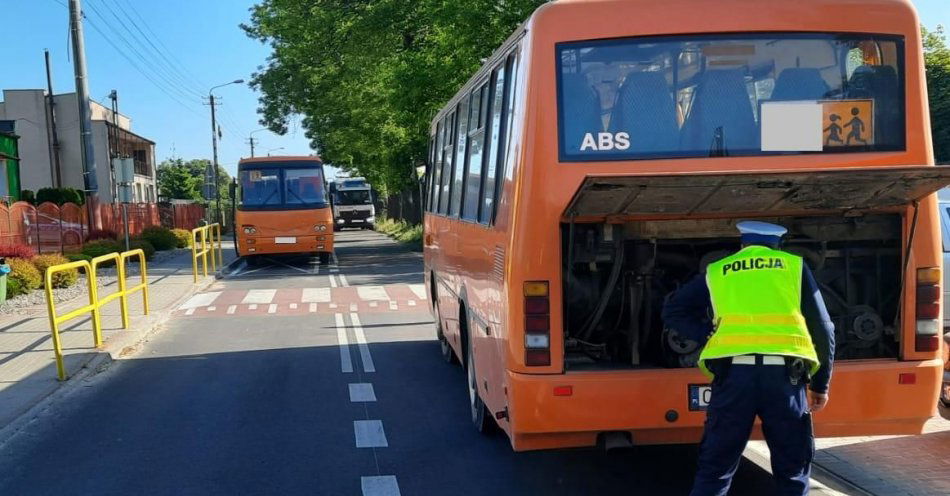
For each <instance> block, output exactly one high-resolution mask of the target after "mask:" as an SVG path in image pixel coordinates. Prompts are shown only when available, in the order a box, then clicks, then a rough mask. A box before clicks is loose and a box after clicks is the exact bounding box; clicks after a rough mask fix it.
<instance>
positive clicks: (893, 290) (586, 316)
mask: <svg viewBox="0 0 950 496" xmlns="http://www.w3.org/2000/svg"><path fill="white" fill-rule="evenodd" d="M758 220H763V221H767V222H774V223H777V224H781V225H784V226H785V227H787V228H788V229H789V233H788V235H786V237H785V242H784V245H783V247H782V249H784V250H786V251H788V252H791V253H795V254H797V255H800V256H802V257H803V258H804V259H805V261H806V263H807V264H808V266H809V267H810V268H811V269H812V271H813V272H814V274H815V278H816V280H817V281H818V284H819V286H820V287H821V292H822V296H823V297H824V300H825V304H826V306H827V307H828V312H829V314H830V315H831V318H832V320H833V321H834V324H835V337H836V342H837V349H836V352H835V356H836V358H837V359H859V358H896V357H897V356H898V349H899V347H898V339H899V334H898V333H897V331H896V330H897V329H898V325H897V322H896V320H897V307H898V302H899V293H900V283H901V281H900V272H901V246H900V239H901V217H900V216H899V215H896V214H880V215H863V216H842V215H837V216H812V217H773V218H763V219H758ZM735 222H736V220H734V219H703V220H675V221H629V222H626V223H622V224H605V223H563V224H562V225H561V234H562V248H563V251H562V253H564V258H563V265H562V270H563V274H564V277H563V281H564V285H563V292H564V294H563V296H564V322H565V336H564V338H565V368H566V369H568V370H583V369H614V368H638V367H691V366H694V365H695V363H696V358H698V353H699V349H700V344H699V343H696V342H694V341H690V340H686V339H682V338H681V337H680V336H679V335H678V334H677V332H676V330H675V329H667V328H666V327H665V326H664V323H663V321H662V318H661V314H662V307H663V303H664V301H666V299H667V298H669V296H670V295H671V294H673V293H674V292H675V291H676V290H677V289H678V288H679V287H681V286H682V285H683V284H684V283H686V282H687V281H689V280H690V279H691V278H693V277H696V276H697V275H699V274H701V273H703V271H704V269H705V267H706V265H708V264H709V263H710V262H713V261H715V260H718V259H720V258H722V257H725V256H727V255H729V254H731V253H733V252H735V251H736V250H738V249H739V247H740V246H739V238H738V233H737V231H736V229H735ZM708 318H709V319H710V320H711V315H710V316H708Z"/></svg>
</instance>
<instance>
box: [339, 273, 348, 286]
mask: <svg viewBox="0 0 950 496" xmlns="http://www.w3.org/2000/svg"><path fill="white" fill-rule="evenodd" d="M340 285H341V286H343V287H344V288H348V287H350V283H349V282H347V280H346V276H345V275H343V274H340Z"/></svg>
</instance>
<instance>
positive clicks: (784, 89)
mask: <svg viewBox="0 0 950 496" xmlns="http://www.w3.org/2000/svg"><path fill="white" fill-rule="evenodd" d="M903 53H904V47H903V38H901V37H898V36H878V35H851V34H816V33H781V34H754V35H709V36H677V37H650V38H628V39H613V40H603V41H586V42H570V43H560V44H558V58H557V64H558V74H559V81H558V90H559V91H558V94H559V102H558V104H559V128H560V158H561V160H562V161H565V162H572V161H598V160H630V159H645V158H677V157H703V156H735V155H769V154H788V153H821V152H825V153H838V152H863V151H885V150H887V151H893V150H903V149H904V148H905V144H904V86H903V80H904V77H903V76H904V74H903V72H904V69H903V68H904V63H903Z"/></svg>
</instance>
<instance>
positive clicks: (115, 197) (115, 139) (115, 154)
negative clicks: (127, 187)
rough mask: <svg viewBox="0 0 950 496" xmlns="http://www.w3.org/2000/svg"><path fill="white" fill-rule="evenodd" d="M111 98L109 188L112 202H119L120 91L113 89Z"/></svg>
mask: <svg viewBox="0 0 950 496" xmlns="http://www.w3.org/2000/svg"><path fill="white" fill-rule="evenodd" d="M109 99H110V100H112V126H111V127H110V128H109V146H110V147H111V151H112V153H111V154H110V157H109V158H110V160H109V172H110V175H109V179H110V180H111V182H112V184H110V185H109V190H110V191H111V192H112V203H118V202H119V182H118V181H117V180H116V173H115V159H117V158H120V157H121V156H122V153H121V150H119V93H118V92H117V91H116V90H112V93H109ZM126 227H128V226H126Z"/></svg>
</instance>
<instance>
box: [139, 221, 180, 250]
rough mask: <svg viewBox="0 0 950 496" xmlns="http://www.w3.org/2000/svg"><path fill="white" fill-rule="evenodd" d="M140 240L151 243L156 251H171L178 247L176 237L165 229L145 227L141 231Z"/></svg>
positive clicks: (169, 230)
mask: <svg viewBox="0 0 950 496" xmlns="http://www.w3.org/2000/svg"><path fill="white" fill-rule="evenodd" d="M141 238H142V239H144V240H146V241H148V242H149V243H152V246H154V247H155V249H156V250H158V251H164V250H172V249H174V248H175V247H177V246H178V237H177V236H175V233H173V232H172V231H171V229H168V228H167V227H161V226H154V227H146V228H145V229H144V230H142V236H141Z"/></svg>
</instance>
